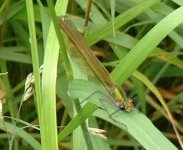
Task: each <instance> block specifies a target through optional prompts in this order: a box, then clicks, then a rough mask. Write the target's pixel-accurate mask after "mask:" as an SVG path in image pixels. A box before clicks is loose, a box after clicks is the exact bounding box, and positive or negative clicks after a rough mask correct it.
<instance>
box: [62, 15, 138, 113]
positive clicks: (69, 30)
mask: <svg viewBox="0 0 183 150" xmlns="http://www.w3.org/2000/svg"><path fill="white" fill-rule="evenodd" d="M59 23H60V27H61V28H62V30H63V31H64V32H65V33H66V34H67V36H68V37H69V39H70V40H71V41H72V43H73V44H74V45H75V47H76V48H77V50H78V51H79V53H80V54H81V55H82V57H83V58H84V60H85V61H86V62H87V64H88V65H89V67H90V68H91V69H92V70H93V72H94V73H95V75H96V76H97V77H98V79H99V80H100V81H101V82H102V83H103V85H104V86H105V88H106V90H107V91H108V92H109V93H110V95H111V96H112V97H113V98H112V102H113V103H114V104H115V105H116V106H117V107H118V108H119V109H120V110H122V111H126V112H130V111H131V110H132V109H133V108H134V106H135V102H134V100H132V99H128V98H125V97H124V96H123V94H122V91H121V89H120V88H119V87H117V86H116V85H115V84H114V81H113V79H112V77H111V76H110V74H109V73H108V71H107V70H106V69H105V67H104V66H103V65H102V64H101V63H100V61H99V60H98V59H97V57H96V56H95V55H94V54H93V53H92V51H91V49H90V48H89V47H88V46H87V44H86V42H85V40H84V38H83V36H82V35H81V34H80V32H79V31H78V30H77V28H76V27H75V26H74V24H73V23H72V21H71V19H70V18H69V17H68V16H61V17H60V18H59Z"/></svg>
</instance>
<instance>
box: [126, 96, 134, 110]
mask: <svg viewBox="0 0 183 150" xmlns="http://www.w3.org/2000/svg"><path fill="white" fill-rule="evenodd" d="M133 108H134V103H133V100H131V99H127V100H125V103H124V110H125V111H126V112H130V111H131V110H132V109H133Z"/></svg>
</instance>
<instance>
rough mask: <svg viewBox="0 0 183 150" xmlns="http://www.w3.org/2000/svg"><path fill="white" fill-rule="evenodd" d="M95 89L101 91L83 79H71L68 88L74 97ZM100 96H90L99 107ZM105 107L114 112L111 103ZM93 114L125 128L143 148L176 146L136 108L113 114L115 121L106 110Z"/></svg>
mask: <svg viewBox="0 0 183 150" xmlns="http://www.w3.org/2000/svg"><path fill="white" fill-rule="evenodd" d="M84 89H85V90H84ZM96 90H98V91H101V86H100V85H97V84H95V83H91V82H89V81H88V82H87V81H84V80H73V81H72V82H71V83H70V88H69V91H70V94H71V95H72V96H73V97H75V98H76V97H78V96H79V97H82V98H86V97H87V96H88V95H90V94H91V93H92V92H95V91H96ZM103 92H104V91H103ZM100 98H101V95H96V96H95V97H94V98H92V97H91V98H90V100H92V102H94V103H95V104H97V105H98V106H99V107H103V106H102V105H101V103H100V101H99V99H100ZM107 109H109V110H108V111H110V112H114V111H115V110H116V107H114V106H113V105H112V104H111V105H110V107H108V108H107ZM94 114H95V115H96V116H97V117H100V118H102V119H104V120H106V121H109V122H111V123H112V124H114V125H116V126H118V127H119V128H121V129H123V130H126V131H127V132H128V133H129V134H130V135H132V136H133V137H134V138H135V139H136V140H137V141H138V142H139V143H140V144H141V145H142V146H143V147H144V148H145V149H149V150H151V149H158V150H164V149H166V150H177V148H176V147H175V146H174V145H173V144H172V143H171V142H170V141H169V140H168V139H167V138H166V137H165V136H164V135H163V134H162V133H161V132H160V131H159V130H158V129H157V128H156V127H155V126H154V125H153V124H152V122H151V121H150V120H149V119H148V118H147V117H146V116H145V115H143V114H142V113H141V112H139V111H137V110H136V109H134V110H133V111H132V112H130V113H125V112H122V111H120V112H118V113H116V114H114V115H113V116H112V117H113V118H114V119H115V120H116V122H114V121H113V120H111V118H110V117H109V115H108V114H107V113H106V111H103V110H97V112H96V113H94Z"/></svg>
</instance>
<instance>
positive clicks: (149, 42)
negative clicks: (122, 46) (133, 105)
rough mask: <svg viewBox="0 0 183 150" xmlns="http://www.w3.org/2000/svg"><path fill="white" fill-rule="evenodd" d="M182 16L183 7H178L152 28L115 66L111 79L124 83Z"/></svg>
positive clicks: (178, 22)
mask: <svg viewBox="0 0 183 150" xmlns="http://www.w3.org/2000/svg"><path fill="white" fill-rule="evenodd" d="M182 15H183V7H180V8H178V9H177V10H175V11H173V12H172V13H171V14H169V15H168V16H166V17H165V18H164V19H163V20H161V21H160V22H159V23H158V24H157V25H156V26H155V27H154V28H152V29H151V30H150V31H149V32H148V33H147V34H146V35H145V36H144V38H142V40H140V41H139V42H138V43H137V45H136V46H135V47H134V48H133V49H132V50H131V51H130V52H129V53H128V55H127V56H126V57H125V58H124V59H123V60H122V62H121V63H120V64H119V65H117V66H116V68H115V69H114V70H113V72H112V77H113V79H114V80H115V81H118V82H117V83H118V84H122V83H124V81H125V80H126V79H127V78H128V77H129V76H130V75H131V74H132V73H133V72H134V71H135V70H136V69H137V68H138V67H139V65H140V64H141V63H142V62H143V61H144V60H145V58H147V57H148V56H149V55H150V54H151V53H152V52H153V50H154V49H155V47H156V46H157V45H158V44H159V42H160V41H161V40H162V39H163V38H165V37H166V36H167V35H168V34H169V33H170V32H171V31H172V30H173V29H174V28H176V27H177V26H178V25H179V24H180V23H182V22H183V19H182ZM172 22H174V23H172ZM165 25H166V26H165ZM129 60H133V61H129ZM127 70H128V71H127Z"/></svg>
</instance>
